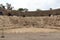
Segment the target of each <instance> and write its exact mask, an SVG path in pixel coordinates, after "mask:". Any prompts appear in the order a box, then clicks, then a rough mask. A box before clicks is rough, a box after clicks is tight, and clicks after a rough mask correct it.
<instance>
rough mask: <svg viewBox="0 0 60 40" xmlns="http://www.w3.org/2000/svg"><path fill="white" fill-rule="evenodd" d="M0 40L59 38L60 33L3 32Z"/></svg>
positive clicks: (58, 39)
mask: <svg viewBox="0 0 60 40" xmlns="http://www.w3.org/2000/svg"><path fill="white" fill-rule="evenodd" d="M0 40H60V33H17V34H14V33H13V34H12V33H10V34H5V38H1V34H0Z"/></svg>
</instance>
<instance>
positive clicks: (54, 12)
mask: <svg viewBox="0 0 60 40" xmlns="http://www.w3.org/2000/svg"><path fill="white" fill-rule="evenodd" d="M0 15H7V16H14V15H15V16H24V17H25V16H51V15H60V9H54V10H53V9H51V8H50V10H40V11H27V12H20V11H16V10H6V9H0Z"/></svg>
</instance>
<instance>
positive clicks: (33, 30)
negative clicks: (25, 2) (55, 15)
mask: <svg viewBox="0 0 60 40" xmlns="http://www.w3.org/2000/svg"><path fill="white" fill-rule="evenodd" d="M4 32H5V33H26V32H32V33H36V32H47V33H48V32H60V30H56V29H47V28H17V29H8V30H4Z"/></svg>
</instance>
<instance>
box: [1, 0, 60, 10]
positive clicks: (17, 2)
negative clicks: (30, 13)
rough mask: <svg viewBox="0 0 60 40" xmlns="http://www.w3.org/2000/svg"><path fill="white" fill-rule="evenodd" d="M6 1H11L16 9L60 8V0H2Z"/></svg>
mask: <svg viewBox="0 0 60 40" xmlns="http://www.w3.org/2000/svg"><path fill="white" fill-rule="evenodd" d="M6 3H10V4H11V5H12V6H13V7H14V9H18V8H27V9H29V10H36V9H41V10H49V8H53V9H57V8H60V0H0V4H4V5H6Z"/></svg>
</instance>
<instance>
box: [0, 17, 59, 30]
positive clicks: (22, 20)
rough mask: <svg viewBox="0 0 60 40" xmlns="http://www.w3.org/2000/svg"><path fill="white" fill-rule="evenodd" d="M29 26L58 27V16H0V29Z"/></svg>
mask: <svg viewBox="0 0 60 40" xmlns="http://www.w3.org/2000/svg"><path fill="white" fill-rule="evenodd" d="M29 27H34V28H51V29H60V16H51V17H48V16H45V17H20V16H0V29H1V28H4V29H14V28H29Z"/></svg>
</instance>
